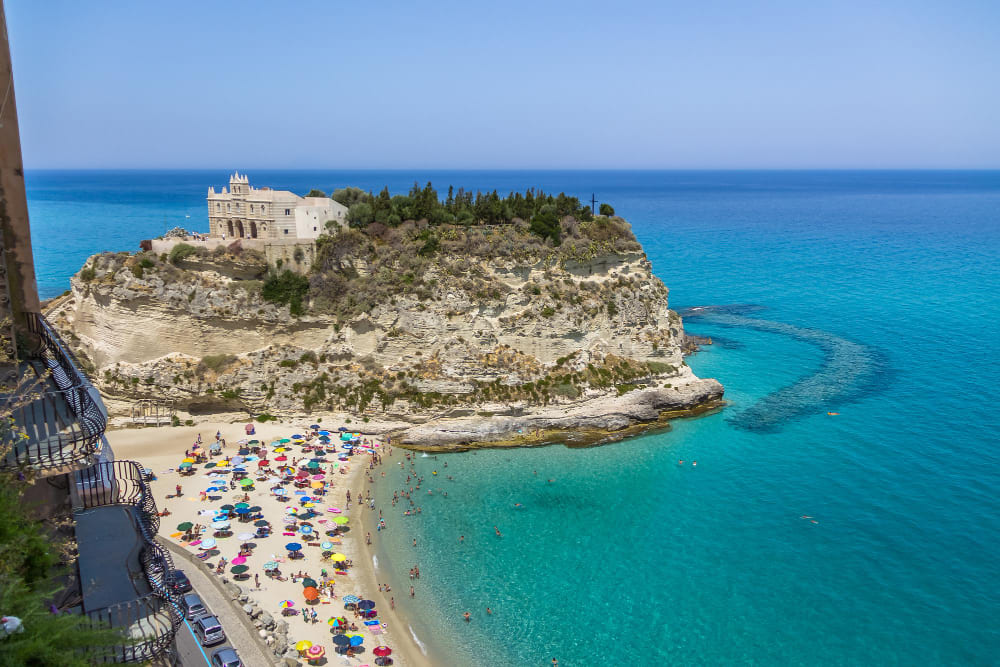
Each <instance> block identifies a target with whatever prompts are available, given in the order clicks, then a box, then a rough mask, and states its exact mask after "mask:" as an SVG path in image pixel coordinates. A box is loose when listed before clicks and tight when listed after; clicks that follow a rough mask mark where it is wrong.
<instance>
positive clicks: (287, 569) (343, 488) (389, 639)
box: [108, 422, 430, 667]
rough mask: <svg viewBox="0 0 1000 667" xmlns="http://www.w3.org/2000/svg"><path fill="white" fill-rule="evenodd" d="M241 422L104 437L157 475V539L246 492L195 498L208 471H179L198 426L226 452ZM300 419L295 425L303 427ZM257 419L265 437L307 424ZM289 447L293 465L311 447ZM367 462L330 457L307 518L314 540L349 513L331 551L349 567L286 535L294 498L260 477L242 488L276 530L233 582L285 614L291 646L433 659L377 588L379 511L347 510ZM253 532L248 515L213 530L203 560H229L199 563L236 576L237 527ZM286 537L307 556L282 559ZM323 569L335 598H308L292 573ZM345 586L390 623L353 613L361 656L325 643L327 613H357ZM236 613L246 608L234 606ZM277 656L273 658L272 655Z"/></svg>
mask: <svg viewBox="0 0 1000 667" xmlns="http://www.w3.org/2000/svg"><path fill="white" fill-rule="evenodd" d="M244 424H245V422H238V423H232V422H225V423H222V422H203V423H201V424H198V425H196V426H190V427H168V426H163V427H159V428H144V429H120V430H113V431H109V432H108V440H109V442H110V444H111V447H112V450H113V451H114V453H115V458H117V459H131V460H135V461H138V462H139V463H141V464H142V465H144V466H145V467H147V468H150V469H151V470H152V471H153V472H154V474H155V475H156V479H155V480H154V481H152V482H151V488H152V490H153V494H154V497H155V498H156V505H157V509H158V510H159V511H161V512H162V511H163V510H164V509H166V510H168V511H169V512H170V515H169V516H165V517H163V518H162V519H161V525H160V538H161V539H163V540H164V541H170V542H171V543H172V544H175V545H178V544H182V543H181V542H180V537H181V536H178V535H177V533H178V531H177V530H176V527H177V526H178V525H179V524H181V523H182V522H185V521H190V522H192V523H196V524H197V523H200V524H202V525H203V526H205V525H206V524H208V523H209V520H208V517H207V516H203V515H200V514H199V512H201V511H204V510H208V509H209V508H213V509H216V508H218V507H220V506H221V505H223V504H226V503H232V504H235V503H236V502H238V501H239V498H238V496H242V495H243V491H242V490H240V488H239V487H237V489H236V490H235V491H230V490H229V489H228V487H227V488H226V490H225V491H224V492H221V493H220V494H213V495H221V496H222V498H221V499H219V500H215V501H212V500H206V501H201V500H200V499H199V492H200V491H203V490H205V489H207V488H208V487H210V486H211V484H210V481H209V479H207V477H206V475H207V474H208V473H209V472H211V471H210V470H205V469H204V468H203V465H202V464H196V465H195V468H196V469H197V472H196V473H195V474H194V475H192V476H186V477H182V476H180V475H178V473H177V472H176V469H177V466H178V465H179V464H180V463H181V460H182V459H183V458H184V452H185V450H188V449H190V448H191V447H192V446H193V444H194V442H195V440H196V439H197V437H198V434H199V433H200V434H201V436H202V442H203V446H204V447H205V448H206V449H207V447H208V445H209V443H211V442H214V441H215V433H216V431H221V433H222V437H223V438H224V439H225V440H226V441H227V447H226V449H225V451H224V454H226V455H229V456H232V455H235V454H236V453H237V449H238V448H239V445H238V444H237V441H239V440H241V439H243V438H246V437H247V436H246V434H245V432H244ZM306 425H307V424H300V425H299V426H300V427H302V426H306ZM331 427H332V429H333V430H335V429H336V425H331ZM255 428H256V434H255V435H253V436H250V437H251V438H252V439H254V438H255V439H258V440H260V441H261V443H263V444H265V445H266V444H267V443H270V442H271V441H272V440H275V439H278V438H288V437H289V436H291V435H292V434H295V433H303V434H304V433H305V431H303V430H300V428H294V427H292V426H289V425H287V424H275V423H266V424H255ZM286 454H287V456H288V461H287V463H289V464H290V463H291V461H292V458H293V457H299V458H303V457H306V456H307V455H305V454H303V453H302V452H301V451H300V448H299V447H296V446H292V445H289V451H288V452H286ZM272 456H273V454H272ZM210 460H212V461H221V460H222V457H213V458H211V459H210ZM369 461H370V456H369V455H367V454H359V455H357V456H353V457H351V458H350V459H349V462H347V463H342V462H336V461H335V462H333V463H337V464H338V466H339V467H337V468H336V469H335V470H336V471H335V472H334V473H333V474H327V475H326V479H327V480H330V481H331V482H332V489H330V490H329V491H328V492H327V493H326V495H325V496H324V497H323V498H322V500H321V502H320V503H318V504H317V507H316V508H315V509H322V510H323V511H322V512H321V513H320V516H317V517H315V518H314V519H313V520H312V523H313V526H314V528H315V529H316V533H315V534H316V538H315V539H313V540H311V541H312V542H315V543H319V542H323V541H326V540H328V539H332V538H329V537H327V536H326V535H325V531H326V530H327V529H328V528H332V527H333V525H334V524H333V523H332V521H331V520H332V519H333V518H334V517H336V516H347V517H348V518H349V523H348V526H349V527H351V528H352V529H351V530H349V531H347V532H346V533H345V534H344V535H342V536H341V537H340V543H339V544H336V545H335V550H336V551H339V552H340V553H343V554H344V555H345V556H347V557H348V559H350V560H351V561H353V567H351V568H349V569H348V571H347V574H346V575H338V574H334V571H335V570H334V568H333V564H332V563H330V562H326V561H323V560H322V551H321V549H320V547H318V546H310V545H309V544H308V541H309V540H306V539H305V538H304V537H303V536H301V535H299V534H295V535H284V534H283V532H284V531H283V530H282V522H283V519H284V517H286V516H289V515H288V514H286V507H290V506H293V505H295V506H297V504H298V503H297V500H290V501H289V503H287V504H283V503H280V502H279V501H278V500H277V499H276V498H275V497H274V496H273V495H272V494H271V492H270V488H271V486H272V484H270V483H258V484H256V485H255V488H254V490H253V491H249V492H248V494H249V496H250V499H249V503H250V504H251V505H259V506H260V507H261V508H262V511H263V514H264V518H265V519H266V520H268V521H270V522H271V524H272V527H273V532H272V534H271V536H269V537H267V538H264V539H254V540H251V541H252V542H253V543H255V544H257V547H256V548H255V549H254V553H253V555H252V556H250V557H248V558H247V561H246V563H245V564H246V565H247V566H249V568H250V570H249V571H248V573H247V574H249V575H250V579H249V580H245V581H240V582H235V583H239V584H240V585H241V586H242V587H243V589H244V590H245V591H246V593H247V594H248V595H249V596H250V598H251V599H252V600H256V601H257V603H258V605H259V607H260V608H261V609H262V610H263V611H266V612H268V613H269V614H270V615H271V616H272V617H273V618H274V619H275V621H282V620H284V621H286V622H287V623H288V641H289V644H290V645H294V644H295V643H296V642H298V641H301V640H308V641H310V642H313V643H314V644H317V643H318V644H321V645H323V646H324V647H325V648H326V650H327V662H328V664H329V663H334V662H340V661H342V660H343V661H344V664H351V665H361V664H374V659H375V656H374V655H373V654H372V652H371V651H372V649H373V648H374V647H375V646H377V645H380V644H382V645H387V646H389V647H391V648H392V650H393V653H392V656H391V657H392V659H393V661H394V664H396V665H404V666H406V667H423V666H424V665H429V664H430V662H429V660H428V659H427V658H426V656H424V655H423V653H422V652H421V651H420V648H419V647H418V646H417V644H416V643H415V642H414V641H413V638H412V637H411V636H410V634H409V632H408V630H407V623H406V619H405V617H403V616H402V615H401V614H399V610H398V609H397V610H396V611H393V610H391V609H390V608H389V604H388V601H389V597H388V596H385V595H383V594H382V593H380V592H379V591H378V584H377V582H376V581H375V572H374V568H373V565H372V561H371V557H372V553H373V550H372V548H371V547H369V546H367V545H365V534H366V533H367V532H372V531H373V530H374V527H375V524H376V521H377V519H376V517H377V514H376V513H377V511H378V510H377V509H376V510H370V509H365V510H363V511H362V510H360V506H359V505H358V504H357V503H356V502H355V503H352V504H351V506H350V509H346V492H347V490H348V489H350V491H351V494H352V497H354V496H355V495H356V494H357V493H358V492H359V491H361V490H362V489H367V487H368V482H367V479H366V477H367V476H366V475H365V473H366V472H367V470H368V464H369ZM256 465H257V464H256V462H249V463H248V464H247V470H248V471H250V472H253V471H255V470H256ZM271 465H272V466H274V465H277V464H276V463H274V462H273V461H272V463H271ZM331 465H332V463H325V464H323V465H322V468H323V470H326V471H329V470H330V468H331ZM344 468H346V472H345V473H344V474H342V473H341V472H340V470H341V469H344ZM373 474H378V468H376V471H375V472H374V473H373ZM222 479H228V477H223V478H222ZM177 484H180V485H181V487H182V495H181V496H180V497H175V486H176V485H177ZM290 491H291V490H290ZM292 498H293V499H294V498H295V496H292ZM329 507H336V508H341V509H342V510H344V511H343V513H342V514H334V513H329V512H327V511H325V510H326V509H327V508H329ZM321 521H322V523H321ZM366 524H367V525H366ZM254 531H255V528H254V527H253V523H252V522H248V523H241V522H239V521H237V520H233V521H232V532H233V535H232V536H231V537H226V538H219V539H218V540H217V549H218V551H219V552H220V554H219V555H213V556H211V557H209V558H208V559H207V561H206V563H211V564H212V565H213V566H214V565H216V564H217V563H218V560H219V556H220V555H221V556H222V557H224V558H225V559H226V560H227V565H226V568H225V572H224V574H222V575H215V574H214V572H215V569H214V567H213V568H212V569H211V570H209V569H208V567H207V565H206V570H205V571H206V572H209V571H210V572H211V573H212V574H211V576H220V577H225V578H226V579H227V580H229V581H233V577H234V575H232V574H231V573H230V571H229V570H230V568H231V561H232V559H233V558H234V557H235V556H237V555H238V552H239V547H240V544H241V541H240V540H239V539H238V537H237V536H238V535H240V534H241V533H246V532H249V533H252V532H254ZM210 534H211V529H210V528H209V529H207V531H206V532H205V533H203V536H204V537H208V536H210ZM334 541H335V540H334ZM289 542H299V543H300V544H302V545H303V548H302V553H303V554H304V557H303V558H299V559H295V560H288V559H287V555H288V552H287V550H286V549H285V544H286V543H289ZM184 548H186V549H187V550H188V551H189V552H190V553H192V554H197V553H200V552H199V550H198V546H185V547H184ZM269 560H275V561H278V563H279V568H280V571H281V573H282V576H283V577H286V578H287V580H286V581H278V580H277V579H273V578H270V577H268V576H265V574H264V571H263V567H262V566H263V564H264V563H265V562H267V561H269ZM178 566H179V567H183V566H184V564H183V563H178ZM324 569H325V570H326V571H327V573H328V575H329V576H330V578H331V579H332V580H333V582H334V591H333V595H334V597H333V598H329V599H325V598H322V597H321V599H320V603H318V604H315V605H307V604H305V601H304V598H303V595H302V590H303V587H302V584H301V583H293V582H292V579H291V575H292V574H293V573H297V572H299V571H302V572H304V573H305V574H306V575H307V576H310V577H312V578H314V579H316V580H317V582H320V583H322V576H321V571H322V570H324ZM254 574H258V575H259V581H260V588H259V589H257V588H256V587H255V585H254V579H253V575H254ZM396 593H398V592H397V591H393V594H396ZM351 594H353V595H357V596H358V597H360V598H363V599H371V600H374V601H375V602H376V603H377V604H376V609H377V610H378V618H379V620H381V621H383V622H384V624H385V625H387V629H386V632H385V634H382V635H372V634H371V633H370V632H366V631H365V628H364V626H363V625H361V622H360V621H356V622H357V623H358V625H359V632H360V633H361V634H363V635H364V637H365V639H364V647H365V652H364V653H362V654H361V655H360V656H359V657H358V658H354V659H351V660H349V661H348V660H347V659H346V658H343V657H341V656H338V655H336V654H335V653H334V651H333V644H332V642H331V628H330V626H329V625H328V623H327V621H328V620H329V619H330V618H331V617H333V616H346V617H347V618H348V619H349V620H354V617H353V614H352V613H351V612H349V611H346V610H345V609H344V605H343V603H342V602H341V599H342V598H343V596H345V595H351ZM396 598H397V600H396V601H397V603H398V602H399V601H400V599H401V596H400V595H396ZM285 599H287V600H291V601H292V602H293V603H294V607H293V608H294V609H297V610H299V611H300V612H301V610H303V609H315V611H316V612H317V615H318V616H317V622H316V623H307V622H306V621H305V620H304V617H303V615H302V614H301V613H299V614H296V615H294V616H285V617H283V616H282V615H281V608H280V603H281V601H282V600H285ZM233 604H234V606H235V607H236V608H237V609H239V606H240V605H238V604H237V603H235V602H234V603H233ZM240 613H243V612H242V611H240ZM238 648H239V647H237V649H238ZM275 660H276V661H277V658H275Z"/></svg>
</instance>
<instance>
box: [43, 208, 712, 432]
mask: <svg viewBox="0 0 1000 667" xmlns="http://www.w3.org/2000/svg"><path fill="white" fill-rule="evenodd" d="M375 224H376V225H377V224H378V223H375ZM605 224H607V225H613V227H611V229H613V230H616V232H615V234H614V235H610V236H609V234H608V231H607V229H604V230H603V231H602V232H601V234H602V236H601V237H600V240H596V241H595V240H594V239H593V238H588V236H587V233H588V231H589V228H588V227H585V226H582V225H581V226H580V227H581V228H582V230H583V231H576V230H574V229H570V230H569V232H566V234H567V236H566V237H565V239H564V241H563V243H562V244H561V245H560V246H559V247H553V246H552V244H551V243H548V242H546V243H544V244H543V243H540V242H537V241H531V242H530V244H529V243H528V242H527V241H524V239H525V238H527V236H526V235H525V232H524V230H523V229H511V230H508V229H498V230H492V231H490V230H487V231H486V232H481V231H480V230H477V231H475V233H476V234H480V235H481V236H482V238H481V239H480V238H479V237H476V238H472V236H473V234H474V232H473V230H465V231H463V230H457V231H455V232H454V233H452V232H451V231H449V230H435V233H436V234H438V235H439V236H440V237H441V240H440V241H437V240H435V252H433V253H422V252H421V250H423V249H426V245H427V238H428V232H427V230H426V227H421V226H420V224H414V223H404V225H402V226H401V227H400V228H398V229H394V230H388V231H386V230H385V228H384V227H383V229H382V230H374V231H372V230H368V231H367V232H366V234H367V235H362V234H361V233H360V232H357V231H356V230H347V231H344V232H342V233H341V234H339V235H337V236H336V237H335V238H333V239H332V240H329V239H328V240H326V241H324V239H321V242H320V246H321V247H319V248H318V252H317V261H316V262H315V264H314V266H313V269H312V272H311V273H310V275H309V276H308V282H306V280H307V279H306V278H298V277H296V276H294V275H293V274H291V273H289V272H287V271H284V272H282V271H281V269H280V267H274V266H271V267H268V266H267V265H266V263H265V262H264V261H263V257H262V256H261V255H259V254H257V253H254V252H252V251H248V250H243V249H241V248H240V247H239V246H238V244H234V246H232V247H230V248H229V249H228V250H226V249H219V250H216V251H215V252H213V253H209V252H207V251H203V250H198V249H196V248H191V247H190V246H187V247H188V248H190V250H187V249H185V250H183V251H180V252H178V251H177V248H183V247H185V246H183V244H182V245H181V246H177V247H175V248H174V250H173V251H172V252H171V253H170V256H167V255H163V256H159V257H157V256H154V255H153V254H152V253H150V252H145V253H138V254H134V255H130V254H128V253H117V254H115V253H102V254H100V255H96V256H94V257H92V258H91V259H89V260H88V262H87V264H86V265H85V267H84V268H83V269H82V270H81V271H80V273H78V274H77V275H76V276H74V277H73V279H72V281H71V283H72V289H71V292H70V293H69V294H68V295H67V296H66V297H64V298H63V299H60V300H57V302H56V303H55V304H53V308H52V311H51V313H50V319H52V320H54V322H55V323H56V326H58V327H60V328H61V329H62V330H63V332H64V333H65V334H66V335H67V336H68V337H69V338H70V339H72V341H73V343H74V347H75V349H79V350H82V351H83V356H84V357H85V359H84V360H83V363H85V364H87V365H88V366H90V367H91V368H90V370H91V377H93V378H94V379H95V381H96V382H97V383H98V384H99V387H100V389H101V390H102V391H103V392H105V393H106V394H108V395H109V397H111V398H113V399H114V398H119V399H137V398H153V399H160V400H164V399H169V400H173V401H175V402H176V403H177V405H178V406H180V407H181V408H183V409H185V410H187V411H189V412H191V413H192V414H197V413H206V412H212V411H221V410H232V409H234V408H239V407H240V406H244V407H248V409H250V410H251V411H255V412H268V413H271V414H282V415H284V414H288V415H291V414H300V415H305V414H317V413H324V412H336V413H354V414H358V415H360V416H361V417H362V418H364V419H366V420H367V418H371V419H378V420H383V421H386V420H388V421H393V420H394V421H397V422H406V423H410V424H413V425H414V426H412V427H411V428H410V429H409V430H408V432H407V433H406V434H405V435H404V440H405V441H407V442H411V443H414V444H418V443H424V444H428V445H430V444H433V445H441V446H451V445H461V444H469V443H475V442H485V441H490V442H494V441H502V440H511V441H513V440H516V439H517V438H518V437H519V434H521V435H523V434H524V432H525V431H526V430H527V431H530V430H532V429H534V430H536V431H543V430H560V431H562V430H573V429H584V430H593V431H601V432H615V431H620V430H621V429H628V428H630V427H631V426H633V425H635V424H654V423H657V422H658V420H659V419H660V417H661V415H664V414H671V415H676V414H684V413H687V412H691V411H698V410H701V409H704V408H705V407H709V406H714V405H718V404H719V403H720V401H721V397H722V393H723V389H722V386H721V385H720V384H719V383H718V382H716V381H715V380H710V379H699V378H697V377H695V375H694V374H693V373H692V371H691V369H690V368H689V367H688V366H687V364H686V363H685V361H684V359H683V353H682V347H683V345H684V341H685V337H684V330H683V326H682V323H681V318H680V317H679V316H678V315H677V314H676V313H675V312H673V311H671V310H669V308H668V304H667V294H668V292H667V288H666V286H664V284H663V283H662V282H661V281H660V280H659V279H658V278H657V277H656V276H654V275H653V273H652V266H651V265H650V262H649V261H648V260H647V258H646V256H645V254H644V253H643V252H642V249H641V247H640V246H639V244H638V243H637V242H635V239H634V237H633V236H632V235H631V231H630V229H629V228H628V226H627V223H624V221H622V220H620V219H617V218H616V219H614V220H613V221H609V222H607V223H605ZM408 225H409V227H408ZM565 225H566V223H565V222H564V227H565ZM574 233H575V234H576V235H575V236H574V235H573V234H574ZM351 234H354V235H355V236H354V237H351V236H350V235H351ZM595 234H596V233H595ZM595 234H591V235H592V236H593V235H595ZM463 235H464V236H463ZM408 244H409V245H408ZM504 249H507V250H504ZM297 281H298V282H297Z"/></svg>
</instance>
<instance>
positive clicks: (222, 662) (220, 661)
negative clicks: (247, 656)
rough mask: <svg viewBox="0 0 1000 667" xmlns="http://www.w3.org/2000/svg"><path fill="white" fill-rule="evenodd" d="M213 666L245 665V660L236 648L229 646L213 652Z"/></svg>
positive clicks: (235, 666)
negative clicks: (237, 652) (241, 658)
mask: <svg viewBox="0 0 1000 667" xmlns="http://www.w3.org/2000/svg"><path fill="white" fill-rule="evenodd" d="M212 667H243V661H242V660H240V656H238V655H237V654H236V650H235V649H231V648H229V647H228V646H227V647H226V648H220V649H219V650H218V651H216V652H215V653H213V654H212Z"/></svg>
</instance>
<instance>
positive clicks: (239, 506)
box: [236, 503, 250, 510]
mask: <svg viewBox="0 0 1000 667" xmlns="http://www.w3.org/2000/svg"><path fill="white" fill-rule="evenodd" d="M248 507H250V503H236V509H238V510H242V509H246V508H248Z"/></svg>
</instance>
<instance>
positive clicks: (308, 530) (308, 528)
mask: <svg viewBox="0 0 1000 667" xmlns="http://www.w3.org/2000/svg"><path fill="white" fill-rule="evenodd" d="M299 532H300V533H302V534H303V535H309V534H310V533H312V532H313V528H312V526H299Z"/></svg>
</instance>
